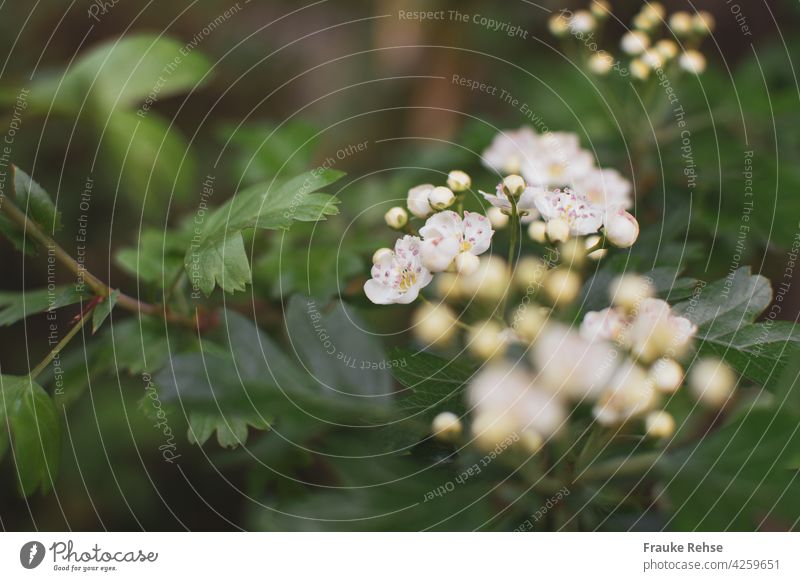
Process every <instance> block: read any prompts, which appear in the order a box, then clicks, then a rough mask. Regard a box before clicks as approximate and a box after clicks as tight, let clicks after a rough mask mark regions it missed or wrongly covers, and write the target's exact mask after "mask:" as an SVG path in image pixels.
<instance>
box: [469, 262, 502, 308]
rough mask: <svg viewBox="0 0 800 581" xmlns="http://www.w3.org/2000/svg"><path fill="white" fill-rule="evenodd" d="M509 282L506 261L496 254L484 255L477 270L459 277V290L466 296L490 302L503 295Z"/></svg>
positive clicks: (497, 299)
mask: <svg viewBox="0 0 800 581" xmlns="http://www.w3.org/2000/svg"><path fill="white" fill-rule="evenodd" d="M510 283H511V281H510V280H509V277H508V265H507V264H506V261H505V260H503V259H502V258H499V257H497V256H484V257H483V258H481V259H480V266H479V267H478V270H477V272H475V273H474V274H471V275H469V276H462V277H461V291H462V295H463V296H464V297H466V298H475V299H478V300H480V301H485V302H488V303H491V302H493V301H500V300H502V299H503V297H505V294H506V291H507V290H508V285H509V284H510Z"/></svg>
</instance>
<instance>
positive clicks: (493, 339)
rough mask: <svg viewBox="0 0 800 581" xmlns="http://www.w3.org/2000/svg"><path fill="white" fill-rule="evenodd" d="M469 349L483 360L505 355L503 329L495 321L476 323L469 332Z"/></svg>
mask: <svg viewBox="0 0 800 581" xmlns="http://www.w3.org/2000/svg"><path fill="white" fill-rule="evenodd" d="M468 341H469V342H468V344H467V348H468V349H469V350H470V352H472V354H473V355H475V356H476V357H479V358H481V359H487V360H488V359H491V358H492V357H497V356H500V355H502V354H503V353H505V351H506V341H505V338H504V335H503V328H502V327H501V326H500V324H499V323H497V322H495V321H484V322H482V323H476V325H475V327H473V328H472V329H471V330H470V332H469V338H468Z"/></svg>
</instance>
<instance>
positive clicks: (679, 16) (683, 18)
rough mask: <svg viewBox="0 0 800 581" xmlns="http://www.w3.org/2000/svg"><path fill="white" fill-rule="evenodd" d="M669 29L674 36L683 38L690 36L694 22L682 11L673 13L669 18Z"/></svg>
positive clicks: (690, 16) (689, 15)
mask: <svg viewBox="0 0 800 581" xmlns="http://www.w3.org/2000/svg"><path fill="white" fill-rule="evenodd" d="M669 27H670V29H672V32H673V33H674V34H675V36H678V37H685V36H688V35H689V34H691V32H692V29H693V28H694V21H693V20H692V15H691V14H689V13H688V12H685V11H683V10H681V11H679V12H675V13H674V14H673V15H672V16H670V17H669Z"/></svg>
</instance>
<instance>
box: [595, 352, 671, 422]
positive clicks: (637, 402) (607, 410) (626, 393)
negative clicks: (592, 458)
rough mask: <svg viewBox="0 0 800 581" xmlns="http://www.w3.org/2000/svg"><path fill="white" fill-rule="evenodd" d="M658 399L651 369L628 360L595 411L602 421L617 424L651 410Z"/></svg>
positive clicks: (620, 367) (615, 373)
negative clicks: (648, 371)
mask: <svg viewBox="0 0 800 581" xmlns="http://www.w3.org/2000/svg"><path fill="white" fill-rule="evenodd" d="M656 401H657V394H656V391H655V389H654V388H653V384H652V382H651V381H650V380H649V378H648V377H647V372H646V371H645V370H644V369H643V368H642V367H641V366H640V365H637V364H636V363H633V362H632V361H625V362H624V363H622V364H621V365H620V366H619V367H618V368H617V370H616V371H615V372H614V374H613V376H612V377H611V380H610V381H609V383H608V387H607V388H606V389H605V391H604V392H603V394H602V396H601V397H600V399H599V401H598V402H597V405H595V407H594V409H593V413H594V417H595V418H597V421H598V422H599V423H600V424H602V425H606V426H607V425H613V424H617V423H622V422H624V421H626V420H629V419H630V418H633V417H635V416H637V415H640V414H642V413H645V412H647V411H649V410H651V409H652V407H653V405H654V404H655V403H656Z"/></svg>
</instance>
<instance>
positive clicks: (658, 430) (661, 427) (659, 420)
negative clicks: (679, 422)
mask: <svg viewBox="0 0 800 581" xmlns="http://www.w3.org/2000/svg"><path fill="white" fill-rule="evenodd" d="M644 425H645V430H646V432H647V435H648V436H649V437H650V438H656V439H659V440H660V439H664V438H669V437H670V436H672V434H674V433H675V418H673V417H672V416H671V415H670V414H669V413H668V412H665V411H663V410H659V411H654V412H650V413H649V414H647V418H645V420H644Z"/></svg>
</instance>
